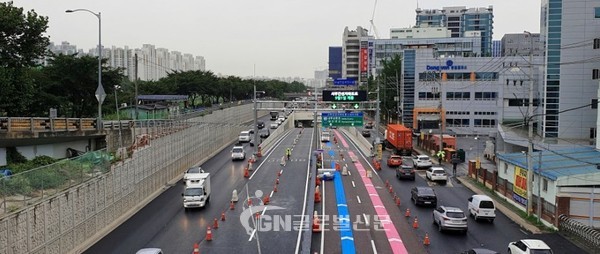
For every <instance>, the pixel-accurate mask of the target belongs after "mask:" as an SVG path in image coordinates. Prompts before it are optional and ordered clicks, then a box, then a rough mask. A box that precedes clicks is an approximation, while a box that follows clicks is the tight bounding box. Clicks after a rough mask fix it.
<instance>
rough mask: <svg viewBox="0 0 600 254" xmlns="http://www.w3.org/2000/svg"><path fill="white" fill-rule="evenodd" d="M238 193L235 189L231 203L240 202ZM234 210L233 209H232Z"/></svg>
mask: <svg viewBox="0 0 600 254" xmlns="http://www.w3.org/2000/svg"><path fill="white" fill-rule="evenodd" d="M238 199H239V198H238V193H237V190H236V189H233V192H231V202H232V203H233V202H238ZM232 210H233V209H232Z"/></svg>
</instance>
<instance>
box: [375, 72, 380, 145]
mask: <svg viewBox="0 0 600 254" xmlns="http://www.w3.org/2000/svg"><path fill="white" fill-rule="evenodd" d="M375 84H377V103H376V104H375V105H377V106H376V108H375V143H376V144H377V145H379V143H380V142H381V139H380V138H379V118H380V117H379V100H380V98H379V78H377V80H376V81H375Z"/></svg>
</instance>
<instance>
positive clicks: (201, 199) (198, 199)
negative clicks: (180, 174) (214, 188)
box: [181, 173, 210, 210]
mask: <svg viewBox="0 0 600 254" xmlns="http://www.w3.org/2000/svg"><path fill="white" fill-rule="evenodd" d="M181 196H183V208H184V209H186V210H187V209H188V208H195V207H204V206H205V205H206V204H207V203H208V202H209V201H210V173H202V174H198V175H197V176H194V177H191V178H189V179H187V181H186V183H185V190H184V192H183V193H181Z"/></svg>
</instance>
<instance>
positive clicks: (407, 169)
mask: <svg viewBox="0 0 600 254" xmlns="http://www.w3.org/2000/svg"><path fill="white" fill-rule="evenodd" d="M396 178H398V179H410V180H413V181H414V180H415V163H414V162H413V160H412V158H411V157H402V165H400V167H398V168H396Z"/></svg>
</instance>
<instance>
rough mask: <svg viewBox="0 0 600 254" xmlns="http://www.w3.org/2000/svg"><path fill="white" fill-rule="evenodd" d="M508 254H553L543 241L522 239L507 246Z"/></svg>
mask: <svg viewBox="0 0 600 254" xmlns="http://www.w3.org/2000/svg"><path fill="white" fill-rule="evenodd" d="M508 253H509V254H553V253H554V252H552V249H550V246H548V245H547V244H546V243H545V242H544V241H542V240H538V239H523V240H519V241H516V242H510V243H509V244H508Z"/></svg>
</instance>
